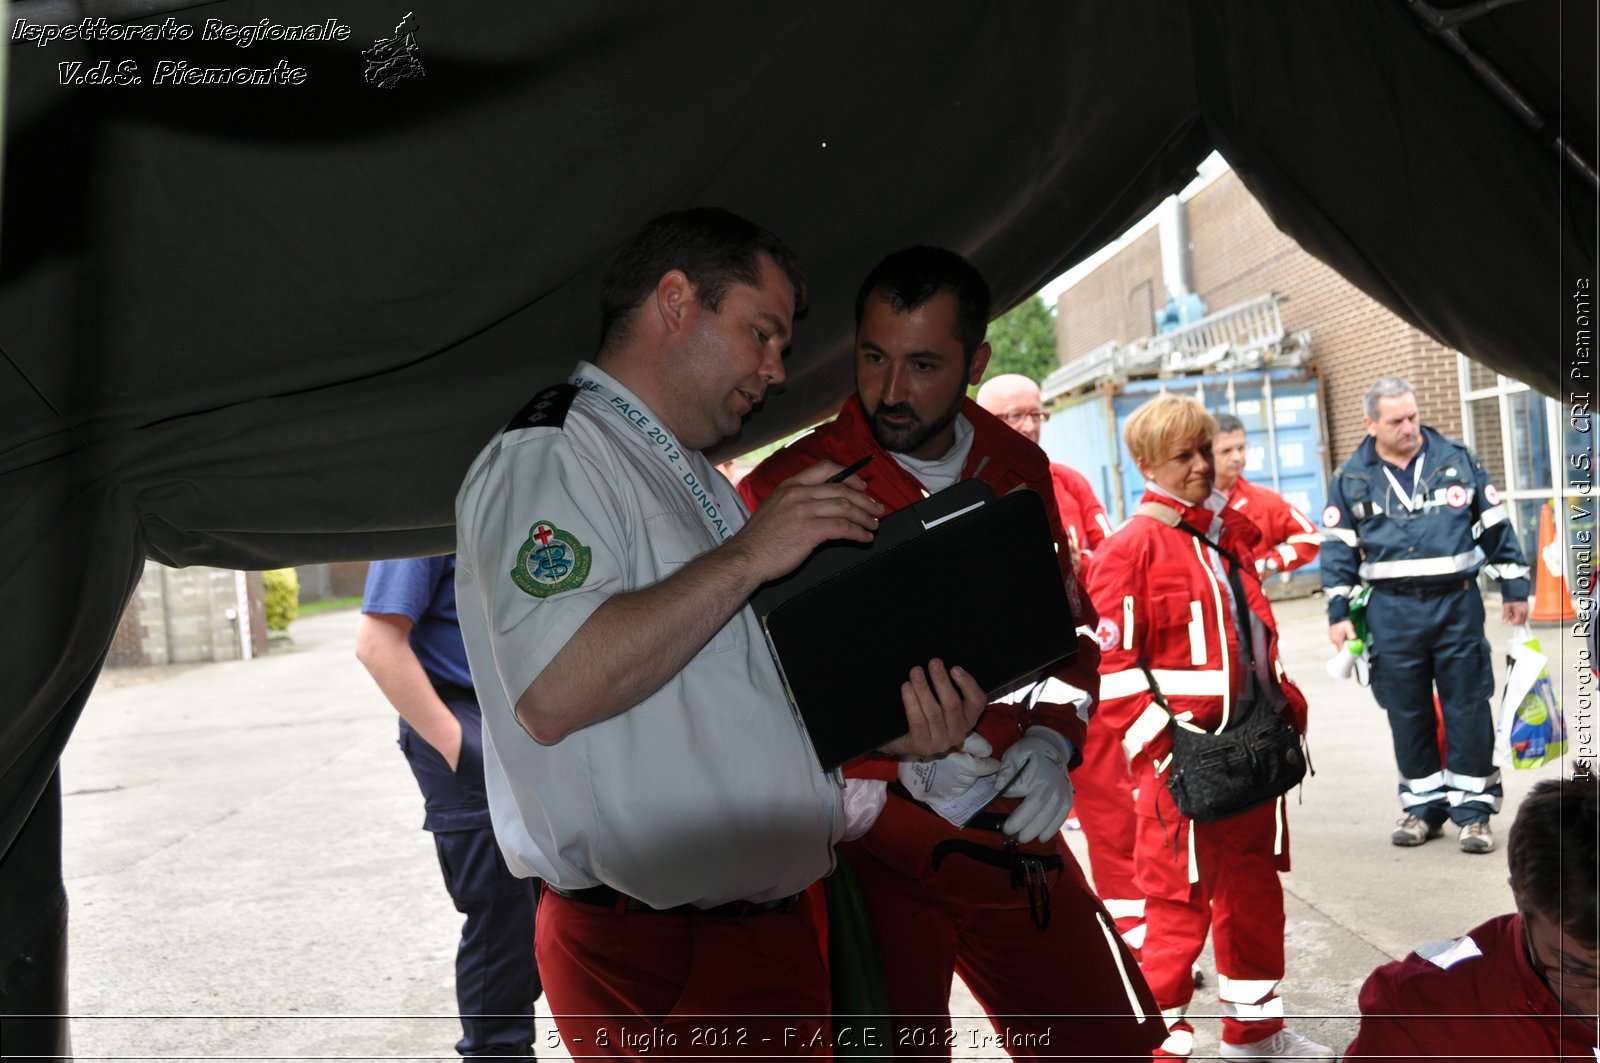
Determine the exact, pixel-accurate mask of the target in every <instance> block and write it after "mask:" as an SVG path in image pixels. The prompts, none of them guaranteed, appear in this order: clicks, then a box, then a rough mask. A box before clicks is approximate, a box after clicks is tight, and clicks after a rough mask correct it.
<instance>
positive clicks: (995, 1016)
mask: <svg viewBox="0 0 1600 1063" xmlns="http://www.w3.org/2000/svg"><path fill="white" fill-rule="evenodd" d="M949 839H958V840H960V841H962V842H972V843H976V844H979V845H983V846H986V847H993V848H994V849H996V850H998V849H1000V847H1001V845H1002V841H1003V839H1002V837H1001V836H1000V835H998V834H995V833H992V832H989V831H982V830H977V829H969V830H963V831H958V830H957V829H956V828H955V827H953V826H951V825H950V824H948V823H946V822H945V821H944V820H943V819H940V818H939V817H938V816H936V815H934V814H933V813H932V812H929V811H928V810H927V809H925V808H922V807H920V806H918V805H916V804H914V803H913V802H910V801H907V800H904V799H903V798H900V797H896V796H890V798H889V802H888V805H887V806H886V807H885V808H884V811H883V814H882V815H881V816H880V817H879V818H878V822H877V823H876V824H875V825H874V826H873V828H872V829H871V830H870V831H868V832H867V834H866V835H865V836H864V837H862V838H861V839H860V840H858V841H855V842H851V843H849V844H848V845H846V846H845V847H844V848H845V853H846V855H847V856H848V857H849V859H850V865H851V867H852V868H853V869H854V871H855V874H856V879H857V881H858V882H859V884H860V887H861V892H862V895H863V897H864V898H865V900H866V904H867V908H868V911H869V912H870V914H871V916H872V923H873V931H874V933H875V934H876V936H877V939H878V948H879V953H880V955H881V958H882V960H883V968H884V976H885V980H886V981H887V983H888V990H889V1005H890V1007H891V1008H892V1009H893V1011H894V1014H895V1027H896V1029H895V1053H896V1055H904V1056H908V1057H916V1058H931V1059H949V1058H950V1055H951V1050H952V1048H953V1047H955V1044H956V1036H955V1034H954V1033H953V1031H952V1028H951V1021H950V982H951V974H952V972H959V973H960V975H961V978H962V980H963V981H964V982H966V983H967V986H968V988H970V989H971V990H972V994H973V996H975V997H977V999H978V1003H979V1004H981V1005H982V1006H983V1008H984V1010H985V1011H986V1012H987V1013H988V1015H989V1018H990V1021H991V1022H992V1024H993V1026H994V1028H995V1030H996V1031H997V1033H996V1035H994V1036H993V1038H992V1039H991V1040H987V1041H984V1042H982V1043H981V1044H980V1046H979V1047H981V1048H984V1049H986V1051H985V1052H983V1053H981V1054H984V1055H989V1056H993V1055H996V1054H998V1053H997V1052H996V1051H995V1049H997V1048H999V1047H1000V1046H1001V1045H1003V1046H1004V1048H1005V1049H1006V1050H1007V1051H1009V1052H1010V1054H1011V1055H1012V1057H1013V1058H1015V1059H1019V1060H1032V1059H1040V1058H1046V1057H1055V1058H1062V1057H1065V1058H1069V1059H1102V1058H1106V1059H1113V1058H1119V1057H1121V1058H1127V1057H1140V1056H1142V1055H1143V1054H1145V1053H1148V1052H1149V1051H1150V1050H1151V1049H1152V1048H1153V1047H1154V1046H1156V1045H1158V1044H1160V1043H1161V1041H1162V1040H1163V1039H1164V1038H1165V1036H1166V1030H1165V1027H1164V1024H1163V1023H1162V1021H1161V1018H1160V1016H1159V1015H1158V1014H1157V1011H1156V1007H1155V1000H1154V998H1153V997H1152V996H1151V995H1150V990H1149V988H1148V987H1147V986H1146V985H1145V984H1144V979H1143V978H1142V977H1141V976H1140V974H1139V969H1138V964H1137V963H1136V961H1135V960H1134V958H1133V956H1132V954H1131V953H1130V952H1129V951H1128V949H1127V946H1125V945H1124V944H1123V943H1122V939H1121V938H1120V937H1119V936H1118V935H1117V933H1116V930H1115V928H1114V926H1113V925H1112V923H1111V920H1110V918H1109V917H1108V916H1107V915H1106V913H1105V909H1104V908H1102V907H1101V905H1100V902H1099V901H1098V900H1097V899H1096V898H1095V896H1094V894H1093V893H1092V892H1090V890H1089V887H1088V883H1087V882H1085V880H1084V878H1083V872H1082V871H1081V870H1079V868H1078V864H1077V861H1076V860H1074V859H1073V856H1072V853H1071V852H1070V851H1068V849H1067V847H1066V844H1065V843H1064V842H1063V841H1062V839H1061V838H1060V837H1059V836H1057V837H1056V838H1054V839H1053V840H1052V841H1051V842H1050V843H1040V844H1036V845H1028V846H1023V847H1022V850H1023V851H1024V852H1028V853H1035V854H1042V855H1049V854H1055V855H1059V856H1060V857H1061V858H1062V861H1063V864H1064V870H1063V871H1061V872H1053V873H1052V874H1051V878H1052V879H1053V882H1052V883H1051V884H1050V885H1049V887H1048V894H1049V906H1050V920H1049V925H1048V928H1047V929H1043V930H1041V929H1040V928H1039V927H1038V926H1037V925H1035V923H1034V920H1033V919H1032V917H1031V916H1030V914H1029V907H1028V894H1027V891H1026V890H1025V889H1017V888H1013V886H1012V884H1011V880H1010V876H1009V875H1008V873H1007V872H1006V871H1005V870H1004V869H1002V868H998V867H994V866H991V865H989V864H985V863H982V862H980V861H976V860H973V859H972V858H970V857H967V856H964V855H960V854H958V853H947V854H946V855H945V856H944V857H943V859H942V860H941V862H940V865H939V868H938V869H937V870H936V869H935V868H934V867H933V863H932V854H933V852H934V847H935V846H936V845H938V844H939V842H941V841H945V840H949ZM986 1036H987V1035H986ZM963 1047H965V1048H969V1049H970V1048H971V1047H972V1046H971V1044H970V1043H965V1042H964V1043H963Z"/></svg>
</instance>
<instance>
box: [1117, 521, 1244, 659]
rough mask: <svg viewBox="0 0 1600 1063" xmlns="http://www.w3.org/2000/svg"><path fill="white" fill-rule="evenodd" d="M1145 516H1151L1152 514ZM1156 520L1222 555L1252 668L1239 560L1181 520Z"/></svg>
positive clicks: (1242, 643) (1240, 629) (1240, 633)
mask: <svg viewBox="0 0 1600 1063" xmlns="http://www.w3.org/2000/svg"><path fill="white" fill-rule="evenodd" d="M1155 505H1159V503H1154V502H1146V503H1145V504H1144V505H1142V506H1140V507H1139V509H1138V510H1135V512H1136V513H1137V512H1139V510H1143V509H1144V508H1145V506H1155ZM1161 508H1162V509H1165V510H1168V511H1169V512H1171V513H1172V514H1173V516H1175V517H1176V516H1179V514H1178V511H1177V510H1175V509H1173V508H1172V507H1171V506H1161ZM1145 515H1146V516H1151V515H1152V514H1145ZM1156 519H1157V520H1161V523H1163V524H1168V526H1169V527H1173V528H1177V529H1178V530H1179V531H1181V532H1187V533H1188V534H1190V535H1192V536H1194V537H1195V538H1196V539H1199V540H1200V541H1201V542H1203V543H1205V544H1206V545H1207V546H1209V547H1211V549H1213V550H1215V551H1216V552H1217V553H1218V554H1220V555H1222V557H1223V559H1224V560H1225V561H1227V563H1228V564H1227V568H1228V587H1229V589H1230V590H1232V591H1233V603H1234V605H1236V606H1238V611H1237V612H1236V614H1235V618H1236V620H1237V621H1238V627H1239V645H1240V646H1241V647H1242V648H1243V649H1244V659H1245V662H1246V663H1247V664H1249V665H1251V666H1252V667H1254V665H1255V663H1256V648H1255V639H1254V638H1253V637H1252V635H1251V632H1250V617H1251V615H1252V614H1251V612H1250V600H1249V599H1248V598H1246V597H1245V594H1244V581H1243V580H1242V579H1240V578H1239V569H1240V568H1242V567H1243V566H1241V565H1240V564H1239V559H1238V558H1237V557H1234V556H1233V554H1232V552H1230V551H1228V550H1225V549H1224V548H1223V547H1222V546H1221V545H1220V544H1218V543H1214V542H1212V541H1211V540H1210V539H1209V538H1207V537H1206V536H1204V535H1201V534H1200V533H1199V532H1197V531H1195V530H1194V529H1193V528H1191V527H1189V525H1187V524H1185V523H1184V522H1183V520H1182V519H1181V518H1180V519H1179V520H1178V521H1177V522H1176V523H1171V524H1169V523H1168V521H1166V520H1163V519H1162V518H1161V517H1156Z"/></svg>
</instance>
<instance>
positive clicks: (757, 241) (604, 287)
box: [600, 207, 807, 350]
mask: <svg viewBox="0 0 1600 1063" xmlns="http://www.w3.org/2000/svg"><path fill="white" fill-rule="evenodd" d="M763 255H765V256H766V257H767V258H770V259H772V262H773V264H774V265H776V266H777V267H778V268H779V269H781V270H783V273H784V275H785V276H786V277H788V278H789V283H790V284H792V285H793V286H794V311H795V316H796V317H798V316H799V315H801V314H803V313H804V312H805V308H806V298H807V296H806V277H805V273H804V271H803V270H801V268H800V259H799V258H798V257H797V256H796V255H795V253H794V252H793V251H791V250H789V247H788V245H786V244H785V243H784V242H783V241H782V240H780V239H778V238H777V237H776V236H774V235H773V234H772V233H770V232H768V231H767V230H766V229H763V228H762V227H761V226H759V225H757V224H755V223H754V222H751V221H747V220H745V219H744V218H741V217H739V215H737V214H734V213H732V212H731V211H726V210H723V209H721V208H720V207H692V208H690V209H688V210H680V211H674V212H673V213H671V214H663V215H661V216H660V217H658V218H656V219H655V220H654V221H651V222H650V223H649V224H647V225H646V226H645V227H644V228H643V229H640V230H639V231H638V233H636V234H635V235H634V237H633V238H632V239H631V240H629V241H628V242H627V243H626V244H625V245H623V248H622V250H621V251H618V252H617V257H616V258H615V259H614V260H613V261H612V263H611V267H610V268H609V269H607V270H606V275H605V279H604V280H603V281H601V282H600V347H601V349H602V350H603V349H605V347H606V346H607V344H608V343H611V342H613V341H615V340H620V339H621V338H622V337H623V336H625V335H626V334H627V331H628V321H629V318H630V315H631V314H632V312H633V311H634V310H635V309H636V308H637V307H638V306H639V305H640V304H641V303H642V302H644V300H645V297H646V296H648V295H649V294H650V293H651V292H652V291H654V290H655V287H656V285H657V284H659V283H660V281H661V278H662V277H663V276H665V275H666V274H668V273H670V272H671V271H673V270H675V269H676V270H682V271H683V274H684V276H686V277H688V278H689V283H690V284H692V285H693V286H694V294H695V298H696V299H698V300H700V303H701V305H702V306H704V307H706V309H708V310H710V311H711V312H712V313H718V312H720V311H721V309H722V299H723V296H725V295H727V294H728V289H729V288H730V287H732V286H733V285H735V284H748V285H751V286H755V285H758V284H760V283H761V256H763Z"/></svg>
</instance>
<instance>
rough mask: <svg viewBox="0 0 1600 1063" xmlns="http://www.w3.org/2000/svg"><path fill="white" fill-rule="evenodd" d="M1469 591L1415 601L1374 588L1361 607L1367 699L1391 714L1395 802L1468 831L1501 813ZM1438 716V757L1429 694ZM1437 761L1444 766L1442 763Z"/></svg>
mask: <svg viewBox="0 0 1600 1063" xmlns="http://www.w3.org/2000/svg"><path fill="white" fill-rule="evenodd" d="M1483 622H1484V614H1483V598H1482V597H1480V596H1479V594H1478V588H1477V587H1476V586H1475V585H1472V584H1468V585H1467V586H1465V587H1463V588H1461V589H1458V590H1454V591H1451V592H1448V593H1445V594H1439V595H1433V596H1430V597H1419V596H1417V595H1414V594H1405V593H1401V592H1399V591H1397V590H1388V589H1385V588H1384V586H1383V585H1382V584H1376V585H1375V586H1374V589H1373V592H1372V597H1371V598H1370V599H1369V600H1368V602H1367V626H1368V628H1369V629H1370V631H1371V635H1372V693H1373V696H1374V697H1376V698H1377V699H1378V704H1379V705H1382V706H1383V707H1384V709H1385V710H1387V712H1388V714H1389V729H1390V731H1391V732H1392V734H1393V737H1394V759H1395V765H1396V767H1398V768H1399V769H1400V786H1399V790H1400V805H1401V807H1402V808H1404V809H1405V810H1406V811H1407V812H1410V813H1412V814H1413V815H1416V816H1418V817H1420V818H1422V819H1424V820H1426V821H1427V822H1428V823H1429V824H1430V825H1434V826H1438V825H1439V824H1442V823H1443V822H1444V821H1445V819H1446V818H1447V817H1448V818H1449V819H1450V820H1452V821H1453V822H1455V823H1456V824H1458V825H1461V826H1465V825H1466V824H1468V823H1475V822H1479V821H1481V820H1487V819H1488V818H1489V816H1490V815H1491V814H1492V813H1495V812H1498V811H1500V799H1501V796H1502V788H1501V785H1500V772H1499V770H1498V769H1497V768H1495V766H1494V762H1493V757H1494V710H1493V708H1492V707H1491V706H1490V703H1489V699H1490V698H1491V697H1493V696H1494V666H1493V663H1492V658H1491V657H1490V652H1491V651H1490V648H1489V640H1488V639H1487V638H1485V637H1484V634H1483ZM1435 688H1437V689H1438V692H1439V708H1440V711H1441V713H1442V714H1443V716H1444V734H1445V750H1446V752H1445V757H1444V758H1441V757H1440V753H1439V738H1438V728H1437V725H1436V720H1435V716H1434V711H1433V692H1434V690H1435ZM1441 760H1442V763H1441Z"/></svg>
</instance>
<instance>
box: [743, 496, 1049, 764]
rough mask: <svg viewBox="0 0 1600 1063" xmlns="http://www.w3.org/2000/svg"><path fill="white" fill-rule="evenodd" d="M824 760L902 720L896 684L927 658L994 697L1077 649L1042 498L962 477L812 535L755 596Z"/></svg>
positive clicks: (896, 731) (864, 748) (902, 729)
mask: <svg viewBox="0 0 1600 1063" xmlns="http://www.w3.org/2000/svg"><path fill="white" fill-rule="evenodd" d="M750 604H751V606H752V607H753V608H754V609H755V612H756V615H757V617H758V618H760V620H761V626H762V629H763V630H764V631H765V632H766V636H767V643H768V646H769V647H770V648H771V650H772V655H773V658H774V659H775V660H776V661H777V662H778V669H779V671H780V672H781V673H782V675H783V679H784V684H785V686H786V687H787V688H788V692H789V698H790V700H791V701H792V702H793V703H794V706H795V708H796V709H797V710H798V711H799V713H800V718H801V720H802V721H803V722H804V723H805V726H806V730H807V732H808V733H809V734H810V736H811V744H812V747H813V748H814V749H815V750H816V752H817V757H818V759H819V760H820V761H821V762H822V766H823V768H824V769H827V770H830V771H831V770H832V769H834V768H837V767H838V766H840V765H841V764H844V763H845V762H846V761H849V760H851V759H853V758H855V757H857V756H860V755H861V754H863V753H866V752H869V751H870V750H873V749H876V748H877V747H878V746H881V745H883V744H884V743H885V742H889V741H892V740H893V739H895V738H899V737H900V736H902V735H904V734H905V733H906V731H907V730H908V727H907V724H906V717H905V709H904V707H903V706H902V705H901V701H900V684H901V683H903V682H904V681H905V680H906V677H907V675H908V674H909V673H910V671H911V669H912V668H913V667H915V666H918V665H926V664H927V663H928V661H929V660H930V659H932V658H934V657H938V658H940V659H941V660H943V661H944V662H945V663H946V664H947V665H960V666H961V667H962V668H965V669H966V670H967V671H969V672H971V673H972V675H973V676H975V677H976V678H977V680H978V682H979V683H981V684H983V686H984V688H985V690H987V691H988V693H989V696H990V697H991V698H993V697H997V696H999V695H1002V694H1004V693H1007V692H1009V691H1012V690H1016V689H1018V688H1019V687H1022V686H1024V685H1026V684H1028V683H1031V682H1035V681H1037V680H1039V679H1041V678H1043V677H1044V676H1045V675H1046V674H1047V673H1048V672H1049V671H1050V670H1051V669H1052V668H1053V667H1054V666H1055V665H1056V664H1057V663H1058V662H1060V661H1061V660H1063V659H1065V658H1066V657H1068V656H1069V655H1071V654H1072V653H1073V652H1074V651H1075V650H1076V648H1077V633H1076V628H1077V620H1076V618H1075V617H1074V616H1073V613H1072V607H1071V604H1070V603H1069V602H1068V600H1067V593H1066V588H1065V587H1064V586H1063V585H1062V581H1061V570H1060V567H1059V565H1058V563H1057V560H1056V552H1055V541H1054V539H1053V538H1052V537H1051V535H1050V525H1049V520H1048V518H1047V517H1046V515H1045V507H1044V500H1043V499H1041V498H1040V497H1039V496H1038V495H1037V494H1035V493H1034V492H1033V491H1029V490H1019V491H1012V492H1010V493H1008V494H1006V495H1005V496H1004V497H1001V498H996V497H995V494H994V489H993V488H991V487H990V486H989V485H988V484H986V483H984V482H983V481H981V480H963V481H961V482H959V483H957V484H954V485H953V486H951V487H948V488H946V489H945V490H943V491H940V492H938V493H937V494H934V495H930V496H929V497H928V498H926V499H924V500H923V501H922V502H919V503H917V504H916V505H913V506H907V507H906V508H904V509H900V510H897V511H895V512H894V513H891V514H890V515H889V516H887V517H885V518H884V519H883V521H882V522H881V523H880V524H879V526H878V532H877V535H876V536H875V537H874V540H873V542H871V543H870V544H867V543H855V542H849V541H840V542H834V543H828V544H825V545H823V546H821V547H819V548H818V549H817V550H816V551H815V552H813V553H812V555H811V557H810V558H808V559H807V560H806V562H805V563H804V564H803V565H801V566H800V567H799V568H798V569H796V570H795V571H794V572H792V573H790V574H789V575H788V576H785V577H784V578H783V579H780V580H774V581H772V582H771V583H767V584H765V585H763V586H762V587H761V588H760V589H759V590H758V591H757V592H756V593H755V595H754V596H753V597H752V598H751V601H750Z"/></svg>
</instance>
